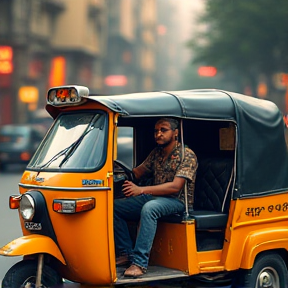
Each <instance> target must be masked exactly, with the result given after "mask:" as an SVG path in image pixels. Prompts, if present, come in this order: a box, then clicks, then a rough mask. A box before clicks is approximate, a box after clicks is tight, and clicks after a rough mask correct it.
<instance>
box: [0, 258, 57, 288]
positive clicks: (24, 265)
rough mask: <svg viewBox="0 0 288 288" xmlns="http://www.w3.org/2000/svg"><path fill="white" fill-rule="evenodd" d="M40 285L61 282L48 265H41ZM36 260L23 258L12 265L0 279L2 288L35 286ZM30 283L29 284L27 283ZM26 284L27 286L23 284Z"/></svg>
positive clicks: (44, 285)
mask: <svg viewBox="0 0 288 288" xmlns="http://www.w3.org/2000/svg"><path fill="white" fill-rule="evenodd" d="M42 271H43V273H42V281H41V284H42V287H43V288H44V287H45V288H46V287H52V286H55V285H57V284H61V283H62V278H61V277H60V275H59V274H58V273H57V272H56V271H55V270H54V269H52V268H51V267H50V266H48V265H45V264H44V266H43V270H42ZM36 273H37V261H33V260H23V261H21V262H18V263H16V264H15V265H14V266H12V267H11V268H10V269H9V270H8V272H7V273H6V275H5V276H4V278H3V281H2V288H20V287H21V288H22V287H35V285H34V284H36ZM28 283H30V284H31V285H27V284H28ZM25 285H27V286H25Z"/></svg>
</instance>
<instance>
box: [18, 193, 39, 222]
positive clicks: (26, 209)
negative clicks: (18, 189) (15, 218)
mask: <svg viewBox="0 0 288 288" xmlns="http://www.w3.org/2000/svg"><path fill="white" fill-rule="evenodd" d="M20 213H21V216H22V218H23V219H24V220H27V221H30V220H32V219H33V216H34V213H35V202H34V199H33V198H32V197H31V196H30V195H29V194H24V195H22V198H21V201H20Z"/></svg>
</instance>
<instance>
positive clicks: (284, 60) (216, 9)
mask: <svg viewBox="0 0 288 288" xmlns="http://www.w3.org/2000/svg"><path fill="white" fill-rule="evenodd" d="M206 3H207V6H206V11H205V13H204V15H202V16H201V17H200V19H199V21H200V23H202V24H205V25H206V27H207V29H206V30H205V31H204V32H203V31H202V32H200V33H199V34H198V35H197V36H196V37H193V39H191V41H190V42H189V47H190V48H191V49H192V50H193V53H194V55H195V57H194V61H195V62H200V63H205V64H208V65H213V66H216V67H217V68H218V69H220V70H222V71H229V73H230V72H231V73H235V74H237V75H238V79H239V77H240V79H247V78H249V79H250V80H251V81H254V82H255V81H256V78H257V77H259V75H265V77H267V78H268V79H271V77H272V75H273V74H274V73H275V72H288V1H287V0H277V1H275V0H206ZM253 78H254V79H253Z"/></svg>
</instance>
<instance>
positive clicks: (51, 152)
mask: <svg viewBox="0 0 288 288" xmlns="http://www.w3.org/2000/svg"><path fill="white" fill-rule="evenodd" d="M106 139H107V115H106V114H104V113H101V112H97V113H95V112H88V113H87V112H85V113H83V112H82V113H79V112H77V113H73V114H62V115H60V116H59V117H58V118H57V120H56V121H55V124H54V125H53V127H52V129H51V130H50V132H49V133H48V135H47V137H46V138H45V141H43V142H42V143H41V145H40V146H39V148H38V150H37V151H36V153H35V155H34V156H33V158H32V159H31V161H30V163H29V164H28V166H27V167H28V168H32V169H40V170H44V169H45V170H50V169H53V170H55V169H61V170H64V169H67V170H79V169H81V170H83V169H88V170H90V169H97V167H100V166H101V165H103V163H104V161H105V158H106V144H105V143H106Z"/></svg>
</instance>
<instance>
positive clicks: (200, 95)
mask: <svg viewBox="0 0 288 288" xmlns="http://www.w3.org/2000/svg"><path fill="white" fill-rule="evenodd" d="M84 98H86V99H87V101H88V102H89V101H96V102H98V103H100V104H102V105H104V106H106V107H107V108H109V109H110V110H112V111H114V112H115V113H119V114H120V116H121V117H127V118H129V117H133V118H135V117H143V118H145V117H165V116H170V117H176V118H179V119H197V120H204V121H205V120H207V121H213V120H214V121H216V120H217V121H231V122H234V123H235V124H236V127H237V132H236V133H237V137H236V141H237V144H236V170H235V172H236V174H235V177H236V181H235V187H234V191H233V193H232V195H233V198H234V199H236V198H242V197H255V196H257V195H258V196H260V195H262V196H263V195H266V194H267V195H268V194H276V193H281V192H283V191H285V190H287V187H288V177H287V176H288V175H287V174H288V158H287V146H286V142H285V137H284V122H283V116H282V113H281V111H280V110H279V109H278V107H277V106H276V105H275V104H274V103H273V102H271V101H268V100H263V99H257V98H254V97H250V96H246V95H241V94H237V93H232V92H227V91H222V90H215V89H205V90H204V89H201V90H185V91H161V92H143V93H132V94H124V95H108V96H96V95H89V96H85V97H84ZM46 109H47V111H48V112H49V113H50V114H51V115H52V116H53V117H54V118H56V117H57V115H58V114H59V113H61V108H58V107H53V106H51V105H49V104H48V105H47V106H46Z"/></svg>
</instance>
